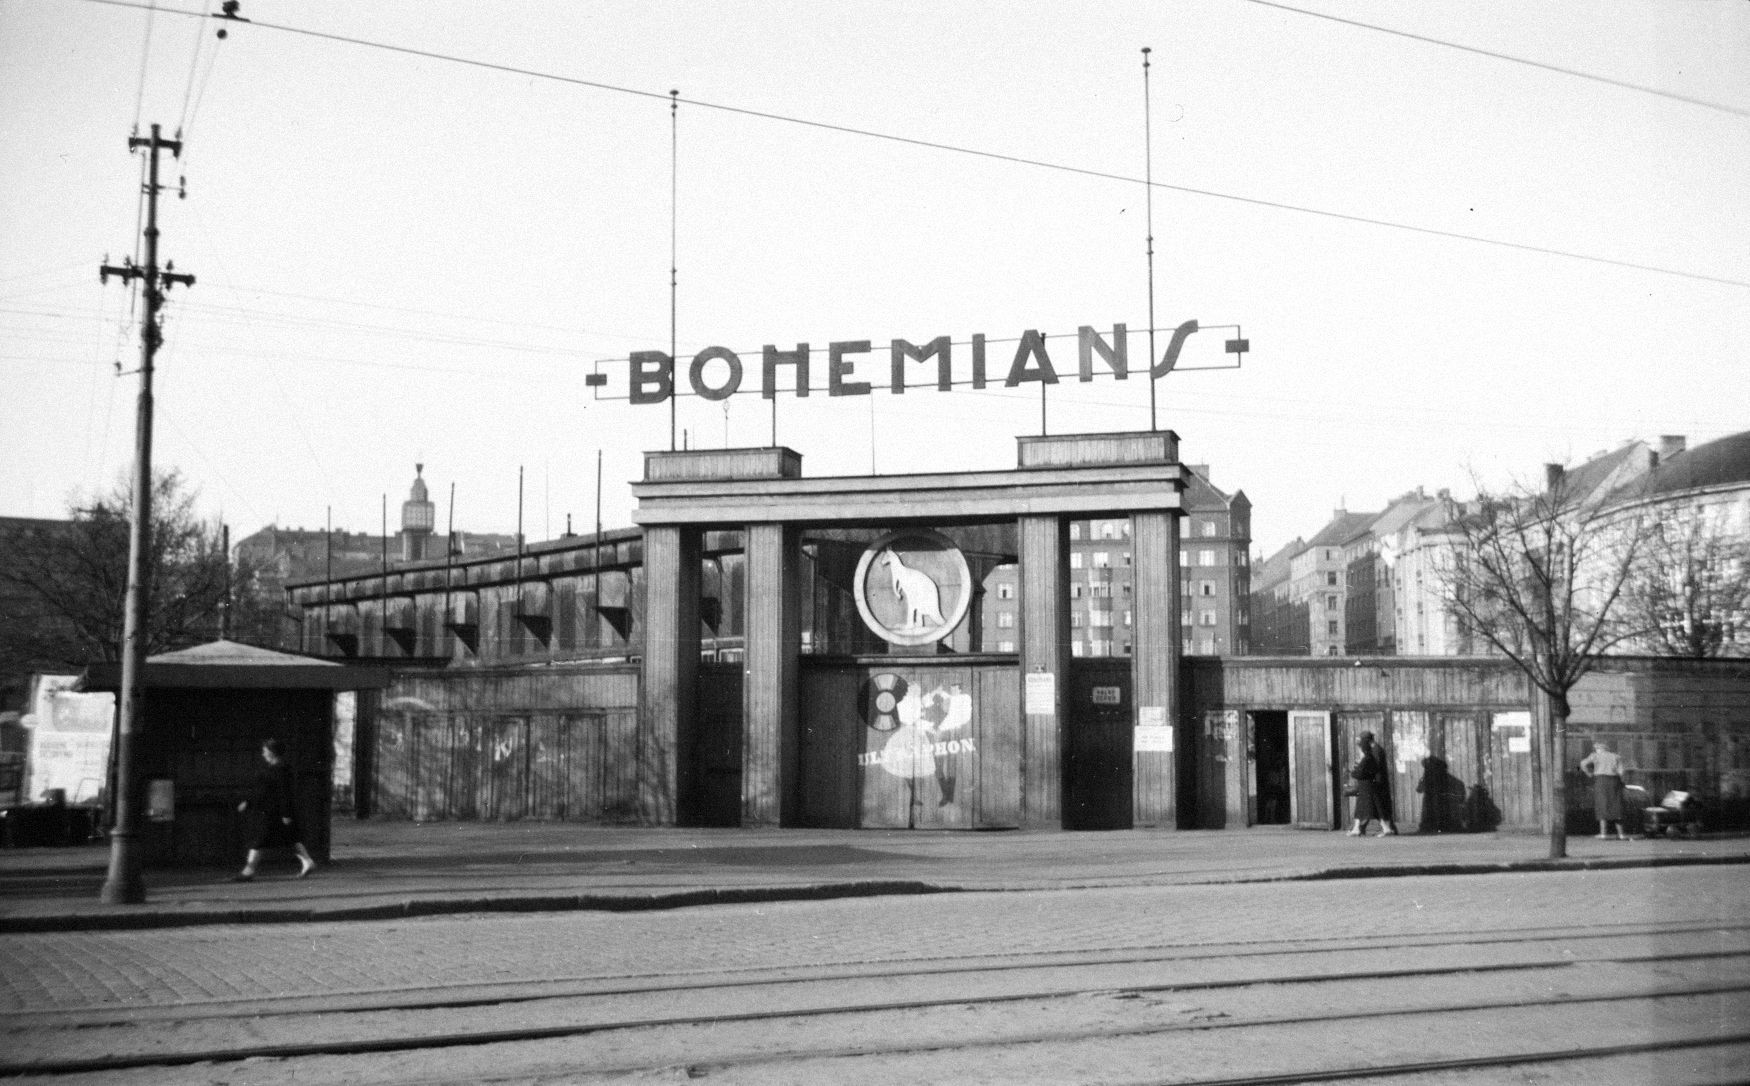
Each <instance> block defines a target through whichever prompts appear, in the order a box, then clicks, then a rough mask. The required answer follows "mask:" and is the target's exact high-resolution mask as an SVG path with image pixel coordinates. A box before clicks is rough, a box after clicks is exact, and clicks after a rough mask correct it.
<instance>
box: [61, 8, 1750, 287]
mask: <svg viewBox="0 0 1750 1086" xmlns="http://www.w3.org/2000/svg"><path fill="white" fill-rule="evenodd" d="M84 2H85V3H88V4H101V5H105V6H109V7H127V8H136V7H139V6H141V5H140V4H139V3H138V2H137V0H84ZM176 14H179V15H185V16H192V15H197V14H198V13H196V12H189V11H178V12H176ZM249 25H250V26H252V27H255V28H257V29H261V30H276V31H279V32H281V33H285V34H295V35H299V36H302V37H308V38H315V39H318V40H322V41H332V42H337V43H341V44H345V45H354V46H358V47H360V48H365V49H376V50H381V51H383V52H389V53H397V54H401V55H404V56H413V57H420V58H423V59H426V60H438V61H444V62H447V63H452V64H461V65H465V66H468V67H472V68H480V69H483V70H486V71H495V72H501V73H504V74H507V75H517V76H523V77H525V78H529V79H543V80H548V81H551V82H556V83H564V84H567V85H570V86H577V87H588V88H591V89H593V90H601V91H607V92H610V93H613V94H624V95H630V96H632V97H637V98H648V99H652V100H655V101H666V102H671V103H672V102H685V103H686V104H687V105H690V106H696V107H698V108H700V109H710V110H715V111H717V112H720V113H729V114H733V115H736V116H742V117H752V118H756V119H759V120H766V121H773V122H777V123H781V124H795V125H801V126H803V127H806V128H813V129H818V130H821V131H827V132H838V133H842V134H845V135H851V136H860V137H863V138H867V139H876V140H882V141H885V142H889V143H898V144H902V145H905V146H911V147H922V148H927V149H930V150H936V151H944V152H948V153H950V154H960V155H970V156H972V157H975V158H983V159H988V160H991V161H996V162H1007V163H1011V164H1014V165H1021V166H1032V167H1036V168H1039V169H1045V170H1055V171H1059V172H1062V173H1070V174H1076V175H1079V176H1082V177H1093V178H1098V179H1101V180H1106V181H1117V182H1121V183H1123V184H1125V185H1132V186H1134V185H1148V186H1150V187H1152V188H1161V189H1166V190H1168V191H1172V192H1180V193H1184V194H1186V195H1188V196H1203V197H1207V198H1209V199H1214V200H1228V201H1232V202H1235V203H1241V204H1247V205H1250V206H1253V207H1267V208H1272V209H1275V210H1278V211H1291V212H1295V213H1298V214H1303V215H1316V216H1319V217H1321V218H1327V219H1335V220H1337V221H1340V222H1351V223H1358V224H1362V225H1366V226H1376V227H1381V228H1384V229H1391V230H1404V231H1408V232H1410V233H1416V234H1422V235H1424V236H1428V237H1440V238H1447V239H1450V240H1454V241H1468V242H1472V243H1474V244H1478V245H1491V246H1496V247H1499V248H1505V249H1513V250H1517V251H1519V252H1528V253H1537V254H1539V255H1542V256H1555V257H1562V258H1564V259H1569V260H1581V261H1586V262H1589V263H1594V264H1603V265H1608V266H1612V267H1618V268H1629V269H1632V270H1635V271H1645V272H1652V273H1654V274H1658V275H1672V276H1677V277H1679V278H1683V279H1691V280H1696V281H1699V282H1707V283H1719V284H1723V285H1725V286H1733V287H1743V288H1750V280H1746V279H1734V278H1731V277H1728V276H1719V275H1708V274H1705V273H1702V272H1693V271H1686V270H1683V269H1680V268H1667V267H1663V266H1661V265H1657V264H1643V263H1640V262H1637V261H1632V260H1619V259H1616V258H1613V257H1605V256H1597V255H1594V254H1591V253H1581V252H1576V251H1573V250H1570V249H1557V248H1554V247H1552V246H1545V245H1532V244H1528V243H1525V242H1516V241H1508V240H1505V239H1501V238H1490V237H1484V236H1482V235H1479V234H1466V233H1462V232H1460V231H1456V230H1440V229H1436V228H1434V227H1427V226H1416V225H1415V224H1413V223H1404V222H1397V221H1394V220H1391V219H1379V218H1374V217H1372V216H1367V215H1355V214H1350V213H1347V212H1341V211H1331V210H1328V209H1325V208H1316V207H1308V206H1306V205H1303V204H1291V203H1287V202H1286V201H1281V200H1267V199H1263V198H1262V197H1256V196H1241V195H1238V194H1236V193H1230V192H1217V191H1215V190H1213V189H1202V188H1195V187H1192V186H1189V185H1177V184H1172V183H1169V182H1166V181H1153V180H1149V179H1145V178H1140V177H1134V176H1130V175H1127V174H1121V173H1114V172H1112V171H1108V170H1096V169H1091V168H1089V167H1086V166H1072V165H1070V164H1068V163H1064V162H1052V161H1049V160H1046V159H1038V158H1029V157H1027V156H1024V155H1013V154H1007V153H1004V152H1000V151H987V150H982V149H979V148H975V147H965V146H961V145H958V144H952V143H944V142H941V141H937V140H926V139H921V138H918V137H915V136H902V135H897V134H895V133H891V132H877V131H875V130H873V129H867V128H857V127H855V126H852V125H843V124H835V123H832V122H829V121H817V120H812V119H809V118H806V117H797V116H793V115H789V114H783V113H771V112H768V111H765V110H757V109H749V108H747V107H745V106H732V105H726V104H723V103H720V102H708V101H704V100H702V99H697V98H679V97H677V96H674V95H669V94H664V93H661V92H658V91H647V90H639V89H638V88H636V87H625V86H619V85H617V84H613V83H603V82H601V81H599V80H591V79H581V78H578V77H576V76H567V75H559V74H557V73H554V72H546V71H541V70H540V69H537V68H523V67H518V66H516V65H512V64H500V63H496V62H493V61H487V60H478V59H475V58H472V57H464V56H459V55H457V54H454V53H440V52H437V51H435V50H430V49H416V48H414V47H412V46H407V45H394V44H391V43H388V42H379V41H371V40H369V39H365V38H355V37H351V36H349V35H345V34H334V33H330V32H328V31H323V30H311V29H308V28H306V27H297V26H288V25H286V24H283V23H268V22H260V21H255V20H251V22H250V24H249Z"/></svg>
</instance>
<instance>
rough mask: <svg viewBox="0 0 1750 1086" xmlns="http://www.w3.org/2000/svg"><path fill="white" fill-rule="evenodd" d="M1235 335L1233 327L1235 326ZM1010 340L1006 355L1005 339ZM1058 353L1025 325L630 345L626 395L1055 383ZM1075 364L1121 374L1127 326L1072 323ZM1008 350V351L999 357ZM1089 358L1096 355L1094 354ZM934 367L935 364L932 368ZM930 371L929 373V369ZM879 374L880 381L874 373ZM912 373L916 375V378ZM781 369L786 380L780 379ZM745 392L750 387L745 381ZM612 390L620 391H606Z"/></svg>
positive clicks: (1242, 343) (1159, 366) (1126, 368)
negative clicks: (671, 348)
mask: <svg viewBox="0 0 1750 1086" xmlns="http://www.w3.org/2000/svg"><path fill="white" fill-rule="evenodd" d="M1197 330H1198V325H1197V322H1196V321H1186V322H1185V323H1184V324H1181V325H1179V327H1177V328H1175V329H1174V330H1173V334H1172V337H1171V339H1169V340H1168V342H1167V347H1166V350H1165V351H1164V352H1163V353H1162V355H1161V357H1160V358H1159V359H1158V360H1156V361H1154V363H1153V364H1152V365H1150V366H1149V368H1148V375H1149V376H1150V377H1151V378H1159V377H1164V376H1166V374H1168V373H1169V372H1171V371H1172V369H1173V367H1174V366H1176V365H1177V364H1178V361H1179V353H1180V351H1181V350H1183V349H1184V346H1185V340H1186V339H1187V338H1188V337H1190V336H1191V335H1192V334H1193V333H1195V332H1196V331H1197ZM1236 335H1237V332H1236ZM1009 344H1013V354H1012V355H1010V354H1009V351H1008V345H1009ZM1056 349H1057V351H1058V355H1059V357H1058V358H1056V359H1054V358H1053V357H1052V353H1051V352H1052V348H1051V347H1048V346H1047V343H1046V336H1045V334H1044V333H1043V332H1039V331H1036V330H1034V329H1031V328H1030V329H1028V330H1027V331H1025V332H1022V333H1021V336H1020V338H1019V339H1016V340H993V341H987V340H986V338H985V337H984V336H983V335H975V336H973V337H972V339H971V340H970V341H955V340H953V339H952V338H951V337H949V336H937V337H936V338H934V339H931V340H929V341H927V342H924V343H914V342H913V341H911V340H908V339H894V340H890V341H888V342H887V343H886V344H885V345H883V346H876V344H875V343H874V341H872V340H867V339H856V340H842V341H835V342H832V343H829V344H827V346H826V350H825V351H820V350H818V349H815V348H813V347H811V346H810V345H809V344H807V343H798V344H796V345H795V347H794V348H792V349H789V350H783V349H780V348H778V347H777V346H775V345H772V344H767V345H766V346H765V347H764V348H763V349H762V350H761V351H760V354H759V358H758V359H757V361H756V360H754V359H752V358H743V357H742V355H740V354H738V353H736V352H735V351H732V350H730V349H729V348H727V347H706V348H705V349H704V350H702V351H700V352H698V353H697V354H695V355H694V356H693V357H692V358H691V359H690V360H689V359H682V360H681V361H680V365H679V367H678V372H677V365H676V360H675V359H674V358H672V357H670V356H669V355H668V354H665V353H664V352H662V351H634V352H633V353H632V357H631V358H630V359H628V360H627V365H628V370H627V391H626V398H627V399H628V400H630V401H631V402H632V403H635V404H651V403H663V402H666V401H668V400H670V399H673V398H674V396H675V395H676V394H677V385H678V384H680V383H681V382H685V389H687V390H690V391H691V392H692V394H693V395H695V396H699V397H701V398H703V399H706V400H727V399H728V398H729V397H731V396H734V395H735V394H737V393H738V392H741V391H743V386H744V385H746V384H748V383H749V382H751V381H753V380H755V379H757V380H758V384H759V392H760V395H761V396H763V397H764V398H766V399H768V400H770V399H776V398H777V395H778V392H779V391H780V385H781V384H782V385H783V386H784V388H785V389H786V390H794V392H795V394H796V395H797V396H798V397H805V396H808V395H809V394H810V393H811V392H813V391H815V390H817V389H818V388H819V387H821V386H820V385H818V384H817V383H816V382H817V379H818V376H817V375H818V374H819V372H820V371H821V370H824V371H825V378H826V381H825V389H826V394H827V395H828V396H867V395H869V394H870V393H871V392H872V391H873V390H874V389H876V388H878V387H885V388H887V390H888V391H889V392H892V393H894V394H901V393H904V392H905V390H906V387H907V385H908V383H909V384H910V385H911V386H912V387H919V386H922V385H933V386H934V387H935V388H937V389H940V390H941V391H944V392H946V391H948V390H950V389H952V388H954V387H955V386H957V385H959V386H970V387H972V388H984V387H986V386H987V385H990V384H1001V385H1002V386H1003V387H1005V388H1015V387H1017V386H1019V385H1023V384H1027V383H1029V382H1036V383H1040V384H1047V385H1054V384H1057V383H1059V381H1060V380H1061V378H1060V377H1059V373H1060V367H1062V366H1064V365H1066V364H1068V362H1069V360H1068V357H1067V356H1068V350H1067V349H1066V348H1056ZM1247 349H1248V344H1247V342H1246V340H1244V339H1239V338H1236V339H1231V340H1228V341H1227V353H1229V354H1233V355H1241V354H1244V353H1245V351H1246V350H1247ZM1074 350H1075V362H1074V365H1075V367H1076V369H1075V372H1076V374H1077V376H1078V378H1079V379H1080V380H1081V381H1083V382H1088V381H1092V380H1093V379H1094V376H1095V373H1096V372H1097V371H1098V370H1099V369H1101V368H1104V369H1105V370H1106V371H1108V372H1110V373H1111V374H1112V375H1113V376H1114V377H1116V378H1118V379H1120V380H1122V379H1124V378H1127V377H1129V376H1130V372H1131V371H1130V336H1129V329H1128V328H1127V327H1126V326H1125V325H1122V324H1115V325H1113V326H1112V332H1111V335H1110V336H1108V335H1106V334H1104V333H1102V332H1101V331H1100V330H1099V329H1097V328H1094V327H1093V326H1092V325H1086V324H1084V325H1082V326H1081V327H1080V328H1079V329H1077V330H1076V338H1075V348H1074ZM1005 356H1007V357H1005ZM1096 360H1098V361H1097V363H1096ZM932 371H933V373H932ZM932 375H933V377H934V380H933V381H929V380H928V379H927V378H928V377H929V376H932ZM883 376H884V377H885V378H886V380H885V382H884V383H883V382H881V381H880V380H879V379H880V378H881V377H883ZM920 376H922V377H923V378H924V379H923V380H920V379H919V378H920ZM781 377H787V378H788V380H787V381H781ZM585 383H586V384H587V385H588V386H590V387H592V388H595V389H597V390H598V391H597V393H596V395H597V396H603V395H604V393H603V392H601V391H599V390H601V389H603V388H606V387H607V386H608V384H609V381H608V375H607V374H606V373H601V372H597V373H593V374H591V375H589V377H587V378H586V379H585ZM749 391H751V389H750V390H749ZM606 395H607V396H608V397H610V398H618V397H617V396H613V394H612V393H608V394H606Z"/></svg>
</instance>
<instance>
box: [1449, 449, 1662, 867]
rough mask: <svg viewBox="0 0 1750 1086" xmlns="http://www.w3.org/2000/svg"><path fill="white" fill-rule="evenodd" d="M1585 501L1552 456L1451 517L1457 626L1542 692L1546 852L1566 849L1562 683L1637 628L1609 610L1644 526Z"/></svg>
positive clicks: (1569, 683) (1540, 763)
mask: <svg viewBox="0 0 1750 1086" xmlns="http://www.w3.org/2000/svg"><path fill="white" fill-rule="evenodd" d="M1586 499H1587V494H1586V493H1585V492H1584V491H1583V490H1582V488H1580V487H1578V486H1575V485H1574V484H1573V482H1572V481H1571V480H1570V478H1569V476H1568V474H1567V472H1566V471H1564V470H1563V469H1562V468H1561V467H1559V466H1557V465H1551V466H1550V468H1549V472H1548V478H1547V481H1546V485H1545V487H1544V489H1543V490H1541V491H1538V490H1535V489H1533V488H1530V487H1526V486H1524V485H1520V486H1517V487H1515V488H1513V489H1511V490H1509V491H1507V492H1504V493H1488V492H1486V491H1484V492H1479V494H1478V495H1477V504H1476V507H1475V511H1474V512H1472V513H1470V514H1469V515H1467V516H1461V517H1459V518H1458V519H1457V520H1455V521H1454V523H1453V524H1452V526H1451V528H1452V531H1453V533H1454V536H1455V545H1456V546H1457V547H1458V549H1459V553H1457V554H1456V555H1454V560H1453V561H1452V562H1451V563H1450V564H1449V565H1448V566H1447V567H1445V572H1444V574H1443V576H1444V578H1445V584H1444V585H1443V588H1444V590H1445V596H1446V606H1447V608H1448V610H1449V612H1450V613H1451V615H1452V616H1453V618H1454V620H1455V622H1456V623H1457V625H1458V627H1459V629H1460V631H1461V632H1462V633H1464V634H1466V635H1468V636H1470V637H1472V638H1473V639H1476V640H1477V641H1478V642H1479V643H1484V644H1487V645H1489V646H1490V647H1491V648H1493V649H1494V650H1495V651H1496V652H1499V653H1500V654H1502V655H1503V656H1506V657H1507V658H1508V659H1509V660H1512V661H1513V663H1515V664H1517V665H1518V666H1519V668H1520V670H1522V671H1524V672H1525V674H1526V676H1527V677H1528V678H1529V679H1530V680H1531V682H1532V685H1533V686H1534V687H1536V689H1537V690H1538V691H1539V692H1540V694H1541V695H1542V698H1541V701H1542V705H1541V707H1540V708H1541V711H1540V712H1539V713H1537V714H1535V716H1536V719H1537V720H1538V722H1539V724H1540V725H1541V727H1540V729H1539V739H1540V742H1539V743H1538V748H1537V749H1538V759H1537V761H1536V762H1534V771H1535V772H1537V773H1538V774H1539V775H1540V776H1541V778H1542V789H1541V791H1542V798H1543V807H1544V817H1545V819H1546V821H1547V823H1548V830H1549V849H1550V856H1551V858H1560V857H1563V856H1566V855H1567V786H1566V782H1565V780H1564V767H1563V760H1564V758H1565V753H1566V746H1567V726H1568V716H1569V707H1568V693H1569V692H1570V691H1571V690H1573V688H1574V686H1575V684H1577V683H1578V682H1579V681H1580V679H1581V678H1582V677H1583V676H1584V675H1585V674H1586V673H1587V672H1588V671H1590V670H1591V669H1592V667H1593V665H1594V664H1595V663H1596V662H1597V658H1598V656H1599V655H1600V654H1601V653H1604V652H1607V651H1609V649H1611V648H1612V647H1614V646H1615V645H1617V644H1618V643H1620V642H1621V641H1623V640H1624V639H1626V638H1628V637H1631V636H1633V633H1634V631H1633V628H1632V626H1631V625H1629V624H1625V623H1624V622H1622V621H1621V618H1620V616H1619V615H1618V614H1617V611H1618V609H1619V604H1620V602H1621V600H1622V597H1623V594H1624V591H1625V589H1626V588H1627V586H1628V584H1629V581H1630V578H1631V576H1632V571H1633V570H1634V568H1635V560H1636V555H1637V553H1638V550H1639V539H1640V535H1639V533H1638V532H1637V531H1635V530H1634V529H1635V525H1634V524H1633V523H1631V522H1629V521H1625V520H1624V518H1623V517H1622V515H1621V513H1620V512H1619V513H1618V514H1617V515H1616V516H1615V517H1607V516H1606V515H1605V514H1604V513H1603V512H1602V511H1600V510H1599V509H1598V508H1596V507H1594V506H1592V505H1590V504H1589V503H1588V502H1587V500H1586Z"/></svg>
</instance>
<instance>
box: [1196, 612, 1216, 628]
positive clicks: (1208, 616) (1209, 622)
mask: <svg viewBox="0 0 1750 1086" xmlns="http://www.w3.org/2000/svg"><path fill="white" fill-rule="evenodd" d="M1197 622H1198V624H1199V625H1203V626H1213V625H1215V612H1214V611H1199V612H1198V613H1197Z"/></svg>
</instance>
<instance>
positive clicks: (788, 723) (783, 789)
mask: <svg viewBox="0 0 1750 1086" xmlns="http://www.w3.org/2000/svg"><path fill="white" fill-rule="evenodd" d="M801 539H802V533H801V530H800V529H798V528H797V527H795V526H794V525H786V524H751V525H749V526H748V528H747V534H746V544H745V545H746V548H747V604H746V606H747V611H746V615H747V624H746V627H745V628H746V633H747V637H746V645H747V649H746V656H745V661H746V668H747V673H746V677H745V680H744V683H743V686H742V699H743V701H742V720H743V721H744V730H743V734H742V743H743V746H742V758H741V766H742V769H741V824H742V825H743V826H779V825H782V824H783V823H784V821H785V819H786V817H787V816H788V815H790V814H791V813H792V812H793V810H794V805H795V802H796V795H797V793H796V787H797V780H796V767H797V764H798V756H799V753H800V752H799V748H798V746H797V742H798V739H797V719H798V710H797V702H798V699H799V698H800V696H801V689H800V686H799V678H800V663H799V659H798V654H799V653H800V652H801V645H802V606H801V602H802V592H801V583H800V582H801V568H802V567H801V556H802V547H801Z"/></svg>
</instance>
